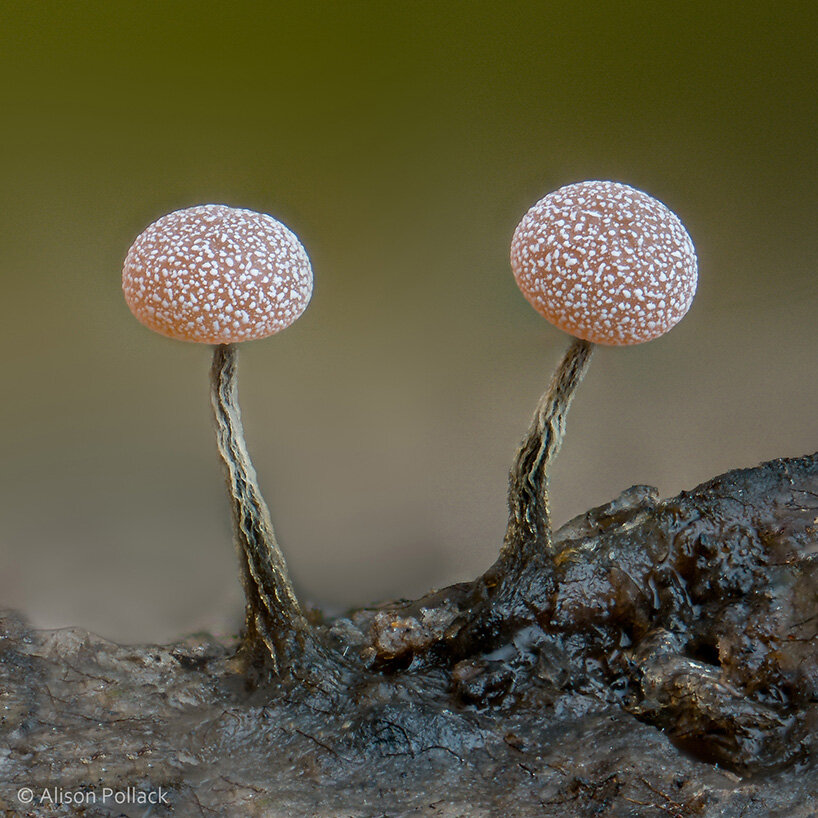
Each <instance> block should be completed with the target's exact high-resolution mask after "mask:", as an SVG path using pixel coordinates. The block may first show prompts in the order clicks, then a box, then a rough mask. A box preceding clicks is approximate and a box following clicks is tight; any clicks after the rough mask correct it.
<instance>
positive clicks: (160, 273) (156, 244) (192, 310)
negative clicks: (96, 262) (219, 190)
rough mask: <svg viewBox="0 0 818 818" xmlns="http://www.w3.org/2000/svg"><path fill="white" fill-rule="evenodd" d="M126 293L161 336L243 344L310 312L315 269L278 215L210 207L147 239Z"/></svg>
mask: <svg viewBox="0 0 818 818" xmlns="http://www.w3.org/2000/svg"><path fill="white" fill-rule="evenodd" d="M122 289H123V291H124V293H125V300H126V301H127V303H128V306H129V307H130V310H131V312H132V313H133V314H134V315H135V316H136V317H137V318H138V319H139V321H141V322H142V323H143V324H144V325H145V326H146V327H148V328H150V329H152V330H155V331H156V332H159V333H161V334H162V335H167V336H169V337H170V338H176V339H177V340H180V341H198V342H201V343H209V344H228V343H238V342H240V341H249V340H252V339H254V338H265V337H266V336H268V335H273V334H274V333H276V332H279V331H280V330H282V329H284V328H285V327H288V326H289V325H290V324H292V323H293V321H295V320H296V319H297V318H298V317H299V316H300V315H301V313H302V312H304V310H305V309H306V307H307V304H308V303H309V300H310V296H311V295H312V268H311V267H310V260H309V258H308V257H307V252H306V250H304V247H303V246H302V245H301V242H300V241H299V240H298V237H297V236H296V235H295V233H293V232H292V231H291V230H289V229H288V228H287V227H285V226H284V225H283V224H281V222H279V221H276V220H275V219H274V218H273V217H272V216H267V215H265V214H263V213H256V212H254V211H252V210H243V209H240V208H234V207H227V206H226V205H214V204H208V205H199V206H197V207H190V208H187V209H185V210H177V211H175V212H173V213H169V214H168V215H167V216H162V218H161V219H158V220H157V221H155V222H154V223H153V224H151V225H150V226H149V227H148V228H147V229H146V230H145V231H144V232H142V233H141V234H140V235H139V236H138V237H137V238H136V241H134V243H133V245H132V246H131V249H130V250H129V251H128V255H127V257H126V258H125V264H124V266H123V270H122Z"/></svg>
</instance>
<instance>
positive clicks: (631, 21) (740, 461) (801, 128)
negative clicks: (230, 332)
mask: <svg viewBox="0 0 818 818" xmlns="http://www.w3.org/2000/svg"><path fill="white" fill-rule="evenodd" d="M814 12H815V6H814V4H813V3H797V2H796V3H783V4H782V3H775V2H767V3H765V2H757V3H738V2H737V3H726V2H722V3H720V2H716V3H714V2H687V3H683V4H656V3H648V2H632V3H627V4H622V3H621V2H593V3H584V4H583V3H553V2H531V3H526V2H518V1H517V0H511V2H503V3H497V2H482V1H481V0H475V2H468V3H465V2H442V3H441V2H430V1H429V0H417V1H416V2H409V3H376V2H368V3H356V2H344V3H330V2H327V3H313V2H286V3H284V2H282V3H262V2H259V3H249V2H241V1H239V2H232V3H229V4H226V3H216V2H202V0H196V2H183V1H180V2H168V3H159V2H156V3H150V2H115V3H110V2H104V3H103V2H74V3H59V2H30V0H24V1H23V2H14V1H13V0H5V2H4V3H3V4H2V8H1V9H0V37H2V48H0V111H2V119H3V128H2V131H1V132H0V148H2V150H1V151H0V162H2V186H0V208H1V212H2V219H0V281H2V296H1V297H0V339H2V350H3V359H4V360H3V385H2V387H0V395H2V399H0V429H1V430H2V431H1V432H0V606H2V607H11V608H16V609H18V610H21V611H22V612H23V613H24V614H25V615H26V616H27V617H28V618H29V619H30V620H31V621H32V622H33V623H34V624H36V625H37V626H44V627H56V626H62V625H80V626H83V627H86V628H89V629H91V630H93V631H96V632H97V633H100V634H102V635H103V636H106V637H109V638H112V639H116V640H120V641H150V640H166V639H171V638H173V637H176V636H179V635H181V634H184V633H186V632H190V631H195V630H200V629H211V630H213V631H214V632H216V633H218V634H222V635H225V634H229V633H231V632H232V631H233V630H235V628H237V627H238V624H239V622H240V621H241V616H242V594H241V589H240V587H239V585H238V580H237V571H236V560H235V555H234V553H233V549H232V544H231V533H230V526H229V516H228V506H227V502H226V498H225V496H224V487H223V483H222V474H221V471H220V464H219V462H218V460H217V455H216V450H215V443H214V440H213V435H212V430H211V426H210V407H209V397H208V367H209V357H210V350H209V349H208V348H207V347H200V346H197V345H193V344H184V343H179V342H173V341H170V340H167V339H164V338H161V337H159V336H157V335H155V334H153V333H151V332H149V331H148V330H146V329H144V328H143V327H142V326H141V325H140V324H138V323H137V322H136V320H135V319H134V318H133V317H132V316H131V314H130V313H129V312H128V309H127V307H126V305H125V302H124V300H123V298H122V294H121V289H120V270H121V264H122V259H123V257H124V255H125V253H126V251H127V249H128V247H129V245H130V243H131V242H132V240H133V239H134V237H135V236H136V235H137V234H138V233H139V232H140V231H141V230H142V229H143V228H144V227H145V226H146V225H147V224H148V223H149V222H151V221H152V220H154V219H155V218H157V217H158V216H160V215H162V214H164V213H166V212H168V211H171V210H175V209H177V208H181V207H186V206H189V205H193V204H198V203H203V202H218V203H226V204H230V205H235V206H243V207H249V208H252V209H255V210H260V211H264V212H268V213H271V214H273V215H275V216H276V217H277V218H279V219H281V220H282V221H284V222H285V223H286V224H287V225H289V226H290V227H291V228H292V229H293V230H294V231H295V232H296V233H297V234H298V235H299V236H300V237H301V239H302V241H303V243H304V244H305V246H306V247H307V249H308V252H309V253H310V256H311V258H312V261H313V266H314V271H315V281H316V284H315V294H314V298H313V302H312V305H311V306H310V308H309V309H308V310H307V312H306V313H305V315H304V317H303V318H302V319H301V320H300V321H299V322H298V323H297V324H296V325H294V326H293V327H292V328H290V329H288V330H287V331H285V332H284V333H282V334H281V335H280V336H278V337H274V338H271V339H267V340H264V341H255V342H251V343H249V344H247V345H245V346H244V347H243V348H242V350H241V377H240V384H241V398H242V406H243V411H244V421H245V427H246V431H247V435H248V443H249V447H250V450H251V453H252V455H253V458H254V460H255V464H256V467H257V470H258V472H259V476H260V480H261V484H262V488H263V490H264V492H265V494H266V496H267V499H268V502H269V504H270V506H271V509H272V513H273V518H274V521H275V524H276V527H277V532H278V536H279V539H280V541H281V543H282V546H283V548H284V550H285V553H286V555H287V559H288V560H289V563H290V566H291V569H292V572H293V574H294V577H295V580H296V583H297V585H298V587H299V589H300V591H301V593H302V594H303V596H304V597H305V598H306V599H309V600H311V601H313V602H315V603H319V604H322V605H325V606H327V607H328V608H329V609H330V610H333V611H338V610H342V609H343V608H345V607H346V606H349V605H353V604H363V603H367V602H370V601H374V600H378V599H384V598H389V597H394V596H409V595H415V594H419V593H421V592H423V591H424V590H426V589H427V588H428V587H430V586H440V585H443V584H446V583H450V582H453V581H457V580H461V579H468V578H471V577H473V576H475V575H476V574H478V573H479V572H481V571H482V570H484V569H485V568H486V567H487V566H488V565H489V564H490V563H491V562H492V561H493V560H494V558H495V556H496V554H497V549H498V547H499V545H500V542H501V540H502V535H503V530H504V527H505V517H506V507H505V488H506V477H507V471H508V467H509V465H510V463H511V459H512V456H513V453H514V450H515V447H516V445H517V443H518V441H519V439H520V438H521V436H522V435H523V433H524V432H525V430H526V428H527V426H528V423H529V419H530V416H531V413H532V411H533V409H534V405H535V402H536V400H537V398H538V396H539V395H540V393H541V392H542V391H543V389H544V388H545V385H546V383H547V381H548V379H549V377H550V373H551V371H552V369H553V367H554V365H555V363H556V362H557V360H558V358H559V357H560V355H561V354H562V352H563V349H564V348H565V346H566V343H567V338H566V336H564V335H563V334H562V333H560V332H559V331H557V330H556V329H554V328H552V327H551V326H550V325H549V324H547V323H546V322H545V321H544V320H543V319H541V318H540V317H539V316H538V315H537V314H536V313H535V312H534V311H533V310H532V309H531V308H530V307H529V305H528V304H527V302H526V301H525V300H524V299H523V298H522V296H521V295H520V294H519V292H518V291H517V288H516V286H515V284H514V280H513V278H512V275H511V273H510V270H509V265H508V245H509V241H510V238H511V234H512V232H513V230H514V227H515V226H516V224H517V222H518V221H519V219H520V218H521V216H522V215H523V213H524V212H525V211H526V209H527V208H528V207H529V206H530V205H531V204H533V203H534V202H535V201H536V200H537V199H539V198H540V197H542V196H543V195H545V194H546V193H547V192H549V191H551V190H553V189H555V188H557V187H559V186H561V185H563V184H566V183H569V182H574V181H579V180H582V179H594V178H601V179H614V180H618V181H623V182H627V183H629V184H632V185H634V186H636V187H638V188H641V189H644V190H646V191H648V192H650V193H651V194H653V195H655V196H657V197H658V198H659V199H661V200H662V201H664V202H665V203H666V204H667V205H668V206H669V207H670V208H671V209H672V210H674V211H675V212H676V213H677V214H678V215H679V216H680V217H681V219H682V220H683V222H684V223H685V224H686V226H687V228H688V230H689V232H690V233H691V235H692V236H693V240H694V242H695V244H696V247H697V250H698V253H699V261H700V286H699V292H698V295H697V297H696V300H695V301H694V303H693V308H692V310H691V312H690V313H689V315H688V317H687V318H686V319H685V320H684V321H683V322H682V323H681V324H680V325H679V326H678V327H677V328H676V329H674V330H673V331H672V332H671V333H670V334H668V335H667V336H665V337H663V338H661V339H659V340H657V341H654V342H652V343H650V344H646V345H643V346H638V347H633V348H630V349H601V350H599V351H598V352H597V354H596V356H595V359H594V361H593V365H592V367H591V370H590V373H589V375H588V378H587V380H586V382H585V384H584V385H583V388H582V390H581V392H580V393H579V396H578V397H577V399H576V401H575V403H574V407H573V409H572V413H571V417H570V419H569V423H568V436H567V440H566V443H565V446H564V448H563V450H562V454H561V455H560V458H559V461H558V463H557V466H556V469H555V471H554V473H553V483H552V485H553V509H554V513H555V516H556V522H557V523H560V522H563V521H565V520H567V519H568V518H569V517H571V516H573V515H575V514H578V513H580V512H582V511H584V510H585V509H587V508H589V507H591V506H593V505H598V504H601V503H604V502H606V501H608V500H609V499H611V498H612V497H613V496H614V495H616V494H617V493H618V492H619V491H620V490H622V489H624V488H626V487H628V486H630V485H632V484H634V483H649V484H653V485H656V486H658V487H659V489H660V491H661V492H662V494H663V495H672V494H675V493H677V492H678V491H680V490H681V489H684V488H692V487H693V486H695V485H696V484H698V483H700V482H702V481H704V480H707V479H709V478H710V477H713V476H715V475H716V474H719V473H721V472H723V471H725V470H727V469H730V468H732V467H738V466H753V465H755V464H757V463H759V462H760V461H763V460H766V459H770V458H774V457H783V456H796V455H801V454H805V453H811V452H813V451H814V450H815V449H816V448H818V418H816V413H815V408H814V407H815V404H816V400H818V379H816V374H815V373H816V359H817V358H818V322H816V320H815V307H816V303H817V300H818V279H816V261H817V260H818V246H817V244H818V231H816V212H818V162H817V161H816V150H815V133H816V125H818V116H816V80H817V79H818V70H817V69H818V64H817V63H818V56H817V55H818V50H816V48H815V43H816V37H817V36H818V25H816V17H815V14H814Z"/></svg>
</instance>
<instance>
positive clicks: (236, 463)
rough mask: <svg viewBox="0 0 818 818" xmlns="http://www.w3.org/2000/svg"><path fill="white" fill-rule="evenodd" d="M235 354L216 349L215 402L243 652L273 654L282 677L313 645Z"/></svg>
mask: <svg viewBox="0 0 818 818" xmlns="http://www.w3.org/2000/svg"><path fill="white" fill-rule="evenodd" d="M236 357H237V352H236V348H235V346H233V345H232V344H220V345H218V346H215V347H214V349H213V365H212V367H211V370H210V384H211V401H212V404H213V415H214V418H215V421H216V442H217V443H218V447H219V454H220V455H221V458H222V461H223V462H224V466H225V471H226V477H227V489H228V494H229V496H230V506H231V510H232V514H233V524H234V532H235V539H236V546H237V550H238V553H239V560H240V563H241V575H242V583H243V585H244V591H245V595H246V600H247V605H246V619H245V633H244V647H245V649H248V650H249V651H250V652H251V653H253V652H255V650H256V649H259V648H261V649H262V650H263V652H264V653H266V654H269V659H270V661H271V663H272V667H271V669H272V671H273V672H274V673H279V672H282V671H284V670H286V669H287V668H288V667H291V666H292V664H293V663H294V662H297V661H298V660H299V657H301V658H303V657H304V656H305V655H306V654H307V653H309V652H311V651H309V648H310V647H311V646H312V644H313V637H312V630H311V627H310V625H309V623H308V622H307V619H306V617H305V616H304V613H303V611H302V610H301V606H300V604H299V602H298V599H297V598H296V596H295V591H294V590H293V586H292V583H291V582H290V578H289V575H288V573H287V565H286V563H285V561H284V555H283V554H282V553H281V549H280V548H279V547H278V543H277V542H276V538H275V533H274V531H273V524H272V521H271V519H270V512H269V510H268V509H267V504H266V503H265V502H264V498H263V497H262V495H261V491H260V489H259V487H258V482H257V479H256V472H255V469H254V468H253V464H252V462H251V460H250V455H249V454H248V452H247V445H246V443H245V441H244V429H243V427H242V423H241V411H240V409H239V400H238V387H237V382H236Z"/></svg>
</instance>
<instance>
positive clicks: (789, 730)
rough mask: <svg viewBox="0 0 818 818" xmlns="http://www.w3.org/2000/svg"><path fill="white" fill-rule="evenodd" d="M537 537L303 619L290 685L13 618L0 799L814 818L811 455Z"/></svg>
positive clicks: (226, 807)
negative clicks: (484, 560)
mask: <svg viewBox="0 0 818 818" xmlns="http://www.w3.org/2000/svg"><path fill="white" fill-rule="evenodd" d="M545 545H547V548H546V547H544V548H543V549H542V551H541V554H542V557H538V556H537V551H536V549H532V550H530V552H529V553H528V555H527V556H526V557H525V558H524V559H520V558H519V555H515V556H514V559H513V560H511V559H510V557H509V555H508V553H505V554H501V557H500V559H499V560H498V563H497V564H496V565H495V566H493V567H492V568H491V569H489V571H487V572H486V574H485V575H484V576H482V577H480V578H478V579H477V580H475V581H474V582H471V583H462V584H460V585H456V586H453V587H451V588H447V589H443V590H441V591H435V592H431V593H430V594H428V595H427V596H425V597H423V598H422V599H419V600H413V601H400V602H395V603H389V604H386V605H381V606H378V607H373V608H367V609H363V610H359V611H354V612H352V613H350V614H349V615H348V616H345V617H342V618H339V619H336V620H332V621H322V620H321V619H320V617H319V616H318V615H317V614H315V613H313V614H312V615H311V617H310V618H311V619H312V621H313V624H314V634H315V639H316V644H317V645H318V646H319V649H318V651H317V652H316V657H317V658H315V659H314V660H313V661H311V662H309V663H301V664H298V665H297V666H294V667H292V668H290V669H289V672H288V673H286V674H284V675H279V676H273V675H272V674H271V673H270V668H269V664H265V663H264V662H263V661H262V660H261V658H259V657H255V658H254V657H253V656H252V655H251V654H248V652H247V651H246V650H245V651H240V652H239V653H238V654H237V652H236V647H237V646H236V645H224V644H220V643H218V642H216V641H214V640H212V639H211V638H209V637H207V636H197V637H191V638H189V639H186V640H183V641H181V642H179V643H177V644H172V645H163V646H142V647H121V646H118V645H115V644H112V643H110V642H106V641H104V640H102V639H100V638H98V637H95V636H93V635H90V634H88V633H85V632H82V631H78V630H73V629H70V630H62V631H49V632H42V631H33V630H31V629H29V628H28V627H27V626H26V625H25V623H24V622H22V621H21V620H20V619H19V618H17V617H16V616H15V615H13V614H6V615H5V616H3V617H2V619H0V716H1V717H2V723H1V724H0V805H2V808H3V809H4V810H5V814H7V815H34V816H41V815H74V814H84V815H110V816H121V815H126V816H143V815H148V814H149V815H154V816H160V815H183V816H187V815H192V816H195V815H206V816H221V815H224V816H232V815H243V816H257V815H258V816H279V815H281V816H289V815H298V816H300V815H303V816H356V818H357V817H358V816H361V818H363V816H373V818H374V816H394V818H397V817H398V816H461V815H462V816H466V815H468V816H495V815H497V816H500V815H504V816H505V815H514V816H521V817H525V816H586V815H588V816H591V815H604V816H620V815H621V816H737V817H738V816H746V818H750V816H758V818H760V817H761V816H765V818H766V816H782V818H783V816H812V815H818V768H817V767H816V760H815V758H816V752H815V749H816V748H815V744H816V738H818V728H816V718H817V717H818V690H817V688H818V556H816V555H818V455H813V456H809V457H803V458H800V459H792V460H777V461H773V462H770V463H767V464H764V465H762V466H760V467H758V468H755V469H746V470H738V471H734V472H730V473H728V474H726V475H723V476H721V477H718V478H715V479H714V480H712V481H710V482H708V483H706V484H704V485H702V486H700V487H698V488H697V489H695V490H693V491H691V492H683V493H682V494H680V495H679V496H677V497H674V498H671V499H668V500H660V499H659V498H658V497H657V495H656V492H655V491H654V490H653V489H650V488H649V487H638V486H637V487H634V488H632V489H629V490H628V491H626V492H624V493H623V494H622V495H621V496H620V497H618V498H617V499H615V500H614V501H612V502H611V503H609V504H608V505H606V506H604V507H601V508H598V509H593V510H591V511H589V512H588V513H587V514H585V515H583V516H582V517H579V518H577V519H575V520H572V521H571V522H569V523H568V524H567V525H565V526H564V527H563V528H562V529H560V530H559V531H557V532H556V533H554V534H553V535H551V541H550V542H549V543H546V544H545ZM23 787H29V788H31V791H32V795H33V800H32V803H30V804H22V803H21V802H20V800H19V798H18V794H17V793H18V790H20V788H23ZM105 787H108V788H110V789H112V790H115V791H117V790H118V791H125V788H126V787H132V788H134V791H133V793H132V796H133V798H132V800H137V799H138V795H137V794H138V793H151V792H152V793H154V794H155V793H156V792H157V791H158V790H159V788H160V787H161V788H162V794H163V799H162V800H163V801H164V800H166V801H167V803H159V804H153V805H151V806H147V807H146V805H145V804H144V803H130V804H128V803H124V804H123V803H115V802H114V800H112V799H113V797H111V798H109V799H108V800H107V801H106V802H104V803H103V801H102V796H103V792H104V788H105ZM92 794H93V796H94V797H95V799H96V801H95V802H93V801H92V798H91V795H92ZM24 797H27V796H26V795H25V794H24ZM61 800H62V801H63V803H59V802H60V801H61Z"/></svg>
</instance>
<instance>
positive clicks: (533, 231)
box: [511, 181, 697, 346]
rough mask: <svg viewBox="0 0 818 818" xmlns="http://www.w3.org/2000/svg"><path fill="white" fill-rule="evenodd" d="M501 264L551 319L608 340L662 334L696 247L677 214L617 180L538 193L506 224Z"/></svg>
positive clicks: (687, 283) (687, 284) (687, 293)
mask: <svg viewBox="0 0 818 818" xmlns="http://www.w3.org/2000/svg"><path fill="white" fill-rule="evenodd" d="M511 267H512V270H513V271H514V277H515V278H516V280H517V284H518V285H519V287H520V289H521V290H522V292H523V295H525V297H526V298H527V299H528V301H529V302H530V303H531V305H532V306H533V307H534V309H535V310H537V312H539V313H540V314H541V315H543V316H545V318H547V319H548V320H549V321H550V322H551V323H552V324H554V325H555V326H557V327H559V328H560V329H562V330H564V331H565V332H568V333H570V334H571V335H573V336H575V337H577V338H584V339H585V340H588V341H593V342H594V343H598V344H607V345H611V346H622V345H628V344H639V343H642V342H643V341H650V340H651V339H653V338H657V337H658V336H660V335H663V334H664V333H665V332H667V331H668V330H669V329H670V328H671V327H673V326H674V325H675V324H676V323H678V322H679V321H680V320H681V319H682V317H683V316H684V314H685V313H686V312H687V311H688V309H689V308H690V304H691V302H692V301H693V296H694V295H695V293H696V283H697V263H696V253H695V250H694V249H693V242H692V240H691V238H690V236H689V235H688V233H687V231H686V230H685V228H684V226H683V225H682V223H681V222H680V221H679V219H678V217H677V216H676V215H675V214H674V213H673V212H672V211H671V210H669V209H668V208H667V207H665V205H663V204H662V203H661V202H660V201H659V200H658V199H654V198H653V197H652V196H649V195H648V194H647V193H643V192H642V191H641V190H636V189H635V188H632V187H630V186H629V185H624V184H620V183H618V182H602V181H592V182H578V183H576V184H572V185H566V186H565V187H561V188H560V189H559V190H556V191H554V192H553V193H549V194H548V195H547V196H546V197H545V198H543V199H540V201H539V202H537V204H535V205H534V206H533V207H532V208H531V209H530V210H529V211H528V212H527V213H526V214H525V216H524V217H523V219H522V221H521V222H520V224H519V225H518V226H517V229H516V230H515V231H514V238H513V239H512V242H511Z"/></svg>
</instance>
